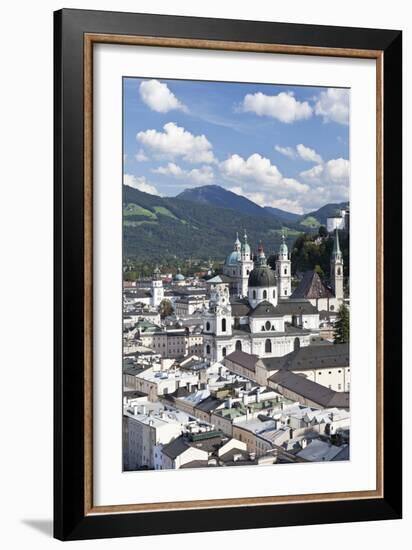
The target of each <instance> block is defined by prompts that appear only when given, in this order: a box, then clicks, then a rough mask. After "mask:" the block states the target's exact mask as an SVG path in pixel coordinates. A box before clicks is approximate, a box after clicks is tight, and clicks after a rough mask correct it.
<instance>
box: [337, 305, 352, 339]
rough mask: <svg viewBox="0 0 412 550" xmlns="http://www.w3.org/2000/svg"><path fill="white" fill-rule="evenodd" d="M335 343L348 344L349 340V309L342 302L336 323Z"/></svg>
mask: <svg viewBox="0 0 412 550" xmlns="http://www.w3.org/2000/svg"><path fill="white" fill-rule="evenodd" d="M334 337H335V338H334V343H335V344H346V343H348V342H349V310H348V308H347V307H346V306H345V304H342V305H341V306H340V308H339V317H338V320H337V321H336V324H335V332H334Z"/></svg>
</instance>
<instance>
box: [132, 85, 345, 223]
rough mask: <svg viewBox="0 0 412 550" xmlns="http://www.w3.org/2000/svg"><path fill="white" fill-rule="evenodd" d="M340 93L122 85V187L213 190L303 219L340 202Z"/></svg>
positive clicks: (159, 191)
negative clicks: (221, 189)
mask: <svg viewBox="0 0 412 550" xmlns="http://www.w3.org/2000/svg"><path fill="white" fill-rule="evenodd" d="M349 99H350V91H349V90H347V89H341V88H319V87H311V86H292V85H291V86H288V85H273V84H260V83H258V84H245V83H232V82H207V81H190V80H163V79H147V78H144V79H143V78H142V79H141V78H135V77H133V78H124V79H123V132H124V136H123V138H124V139H123V147H124V150H123V159H124V166H123V174H124V176H123V177H124V184H126V185H130V186H132V187H135V188H137V189H140V190H141V191H145V192H147V193H151V194H155V195H160V196H176V195H178V194H179V193H181V192H182V191H183V190H184V189H187V188H193V187H198V186H203V185H220V186H221V187H224V188H225V189H228V190H230V191H233V192H234V193H237V194H239V195H243V196H245V197H247V198H249V199H250V200H252V201H254V202H256V203H257V204H259V205H260V206H273V207H277V208H281V209H283V210H287V211H289V212H295V213H297V214H303V213H307V212H310V211H312V210H316V209H317V208H319V207H321V206H323V205H324V204H327V203H329V202H342V201H345V200H348V197H349V175H350V163H349Z"/></svg>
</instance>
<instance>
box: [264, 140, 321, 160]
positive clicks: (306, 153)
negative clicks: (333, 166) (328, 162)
mask: <svg viewBox="0 0 412 550" xmlns="http://www.w3.org/2000/svg"><path fill="white" fill-rule="evenodd" d="M274 149H275V151H277V152H278V153H280V154H281V155H284V156H285V157H288V158H290V159H292V160H293V159H296V158H297V157H300V158H301V159H302V160H306V161H308V162H318V163H320V162H323V160H322V157H321V156H320V155H319V153H317V152H316V151H315V149H311V148H310V147H306V145H303V143H299V145H296V147H289V146H288V147H282V146H281V145H275V147H274Z"/></svg>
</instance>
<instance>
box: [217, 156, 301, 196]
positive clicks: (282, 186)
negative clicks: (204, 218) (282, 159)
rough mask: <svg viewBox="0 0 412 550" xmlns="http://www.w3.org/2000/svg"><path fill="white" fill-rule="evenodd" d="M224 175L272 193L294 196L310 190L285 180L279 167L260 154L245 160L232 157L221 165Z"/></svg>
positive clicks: (288, 179) (287, 179) (293, 181)
mask: <svg viewBox="0 0 412 550" xmlns="http://www.w3.org/2000/svg"><path fill="white" fill-rule="evenodd" d="M220 171H221V173H222V175H223V176H224V177H225V178H226V179H229V180H234V181H236V182H239V181H245V182H246V183H247V184H248V185H252V186H254V187H255V188H256V183H259V184H260V185H262V186H263V187H265V188H266V190H267V191H270V192H271V193H276V194H278V193H281V194H286V195H293V194H295V193H303V192H305V191H307V190H308V186H307V185H305V184H302V183H300V182H299V181H297V180H295V179H292V178H285V177H283V176H282V174H281V173H280V171H279V169H278V168H277V166H275V165H274V164H271V162H270V160H269V159H267V158H265V157H262V156H261V155H259V154H258V153H254V154H253V155H250V157H249V158H247V159H244V158H243V157H241V156H239V155H232V156H230V157H229V158H228V159H226V160H225V161H223V162H221V163H220Z"/></svg>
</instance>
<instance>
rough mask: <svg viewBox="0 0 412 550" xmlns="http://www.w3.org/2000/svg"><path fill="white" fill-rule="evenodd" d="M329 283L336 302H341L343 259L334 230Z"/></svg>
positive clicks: (337, 235)
mask: <svg viewBox="0 0 412 550" xmlns="http://www.w3.org/2000/svg"><path fill="white" fill-rule="evenodd" d="M330 282H331V285H332V288H333V291H334V292H335V297H336V299H337V300H343V257H342V252H341V250H340V245H339V233H338V230H337V229H335V241H334V243H333V250H332V257H331V260H330Z"/></svg>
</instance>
